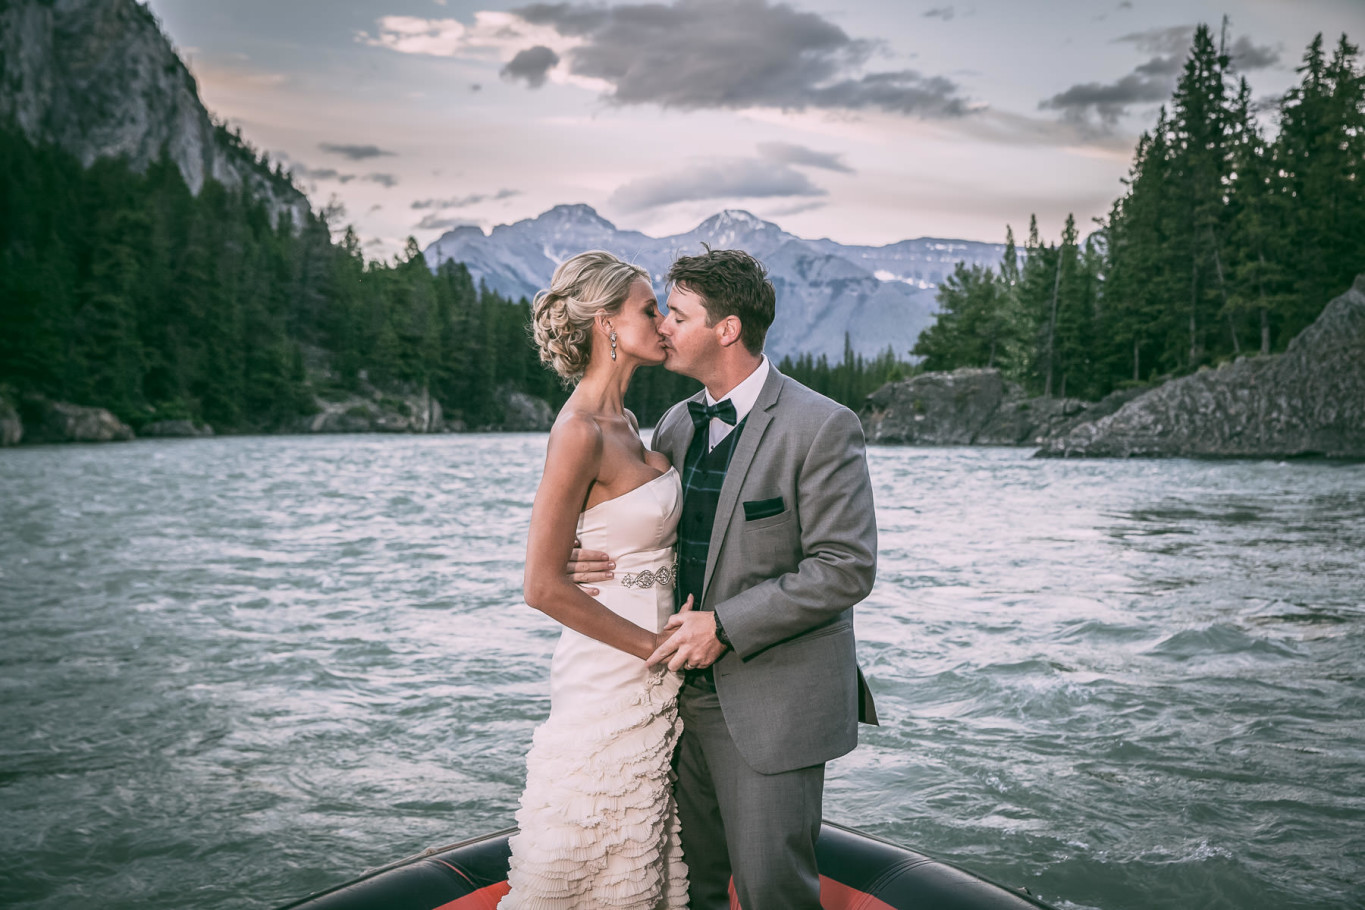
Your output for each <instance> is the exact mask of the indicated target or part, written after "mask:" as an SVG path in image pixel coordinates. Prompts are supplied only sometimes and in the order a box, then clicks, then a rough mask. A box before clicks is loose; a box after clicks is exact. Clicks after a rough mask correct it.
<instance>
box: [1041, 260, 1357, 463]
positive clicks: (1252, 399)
mask: <svg viewBox="0 0 1365 910" xmlns="http://www.w3.org/2000/svg"><path fill="white" fill-rule="evenodd" d="M1038 454H1040V455H1045V456H1057V457H1065V456H1098V457H1119V458H1125V457H1132V456H1181V455H1184V456H1216V457H1255V458H1267V457H1292V456H1298V455H1325V456H1328V457H1342V458H1365V275H1362V276H1361V277H1359V278H1357V279H1356V282H1355V286H1354V287H1352V288H1351V289H1350V290H1349V291H1347V292H1346V293H1345V294H1342V295H1341V296H1340V297H1338V298H1336V299H1335V300H1333V301H1332V302H1331V303H1329V304H1328V305H1327V308H1326V309H1325V310H1323V311H1322V315H1321V316H1319V317H1318V319H1317V321H1316V322H1314V323H1313V324H1312V325H1311V326H1309V327H1308V328H1306V329H1304V330H1303V332H1302V333H1301V334H1300V335H1299V337H1297V338H1295V339H1294V340H1293V341H1292V342H1290V344H1289V348H1288V349H1287V350H1286V351H1285V352H1284V353H1283V354H1278V355H1274V356H1270V357H1254V358H1246V357H1244V358H1239V359H1238V360H1237V361H1236V362H1235V363H1230V364H1226V365H1224V366H1223V367H1221V368H1220V369H1216V370H1204V371H1201V372H1199V373H1195V374H1193V375H1191V376H1185V377H1183V378H1181V379H1175V380H1172V381H1171V382H1168V383H1166V384H1165V385H1163V386H1160V387H1158V388H1156V389H1153V390H1152V391H1150V392H1148V393H1147V394H1145V395H1143V396H1141V397H1139V398H1137V399H1135V400H1133V401H1131V402H1129V403H1128V404H1127V405H1125V406H1124V407H1122V408H1120V409H1119V410H1118V411H1116V412H1115V413H1113V414H1111V415H1109V416H1108V417H1105V418H1103V419H1100V420H1095V421H1090V422H1085V423H1082V424H1080V425H1078V426H1075V427H1074V428H1072V429H1071V430H1070V431H1069V432H1066V433H1062V434H1059V435H1058V436H1057V437H1056V438H1054V439H1051V440H1049V441H1047V442H1046V443H1045V444H1044V446H1043V448H1042V450H1041V451H1040V452H1039V453H1038Z"/></svg>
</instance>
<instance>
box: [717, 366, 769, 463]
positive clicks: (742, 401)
mask: <svg viewBox="0 0 1365 910" xmlns="http://www.w3.org/2000/svg"><path fill="white" fill-rule="evenodd" d="M767 380H768V355H767V354H764V355H763V359H762V360H761V361H759V364H758V366H757V367H756V368H755V369H754V371H753V372H752V373H750V374H749V375H748V377H746V378H745V379H744V380H743V381H742V382H740V384H739V385H737V386H735V387H734V388H733V389H731V390H730V394H728V395H726V396H725V398H728V399H730V403H731V404H733V405H734V406H735V426H738V425H739V422H740V421H741V420H743V419H744V418H745V417H747V416H748V414H749V412H750V411H752V410H753V409H754V405H755V404H756V403H757V402H758V393H759V392H761V391H763V383H764V382H766V381H767ZM725 398H722V399H720V400H721V401H724V400H725ZM706 403H707V404H708V405H714V404H716V403H717V400H716V399H715V398H712V397H711V393H710V392H709V391H708V392H707V393H706ZM734 428H735V427H732V426H730V425H729V424H728V423H726V422H725V421H723V420H721V419H720V418H719V417H712V418H711V426H710V427H708V429H709V430H710V431H711V436H710V439H709V445H707V447H706V450H707V451H708V452H709V451H711V450H712V449H714V448H715V447H716V446H717V445H719V444H720V443H721V442H722V441H723V440H724V439H725V437H726V436H729V435H730V431H731V430H733V429H734Z"/></svg>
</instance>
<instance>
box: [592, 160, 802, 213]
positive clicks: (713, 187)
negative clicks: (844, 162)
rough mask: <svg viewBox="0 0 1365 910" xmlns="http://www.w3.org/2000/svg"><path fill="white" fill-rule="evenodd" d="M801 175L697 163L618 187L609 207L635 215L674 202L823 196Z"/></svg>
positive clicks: (768, 167) (749, 163) (758, 165)
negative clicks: (634, 213) (611, 205)
mask: <svg viewBox="0 0 1365 910" xmlns="http://www.w3.org/2000/svg"><path fill="white" fill-rule="evenodd" d="M824 195H827V191H826V190H824V189H822V188H821V187H818V186H816V185H815V184H814V183H812V182H811V181H810V178H808V177H807V176H806V175H805V174H803V173H801V172H800V171H797V170H793V169H792V168H790V167H788V166H786V165H784V164H777V165H774V163H773V162H772V161H770V160H763V159H758V158H727V159H717V160H712V161H703V162H697V163H695V164H693V165H691V166H690V167H687V168H685V169H683V170H681V171H677V172H674V173H671V174H660V175H657V176H654V177H643V178H640V179H638V180H632V181H630V182H629V183H627V184H624V185H623V186H621V187H619V188H618V189H617V190H616V192H614V193H613V194H612V196H611V203H612V204H613V205H615V206H616V207H617V208H619V209H621V210H622V211H626V212H639V211H643V210H645V209H651V208H655V207H657V206H664V205H671V204H673V203H675V202H695V201H698V200H704V199H760V198H771V197H788V196H824Z"/></svg>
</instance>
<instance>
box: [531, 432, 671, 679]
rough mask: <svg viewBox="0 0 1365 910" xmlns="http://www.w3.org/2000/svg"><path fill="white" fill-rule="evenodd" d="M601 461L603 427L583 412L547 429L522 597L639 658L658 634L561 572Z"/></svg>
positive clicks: (645, 654) (649, 651)
mask: <svg viewBox="0 0 1365 910" xmlns="http://www.w3.org/2000/svg"><path fill="white" fill-rule="evenodd" d="M601 464H602V431H601V430H600V429H599V428H598V426H597V423H596V422H595V421H593V420H592V419H591V418H588V417H569V418H567V419H565V420H561V421H559V422H558V423H556V424H555V427H554V429H552V430H551V431H550V445H549V450H548V451H547V452H546V455H545V473H544V474H543V475H542V476H541V478H540V487H539V489H537V490H536V498H535V503H534V504H533V505H532V506H531V530H530V533H529V534H528V535H527V540H526V576H525V579H524V582H523V585H522V593H523V594H524V596H525V598H526V603H527V604H528V605H530V606H532V607H535V608H536V609H537V610H540V611H541V612H542V613H545V614H546V615H547V616H549V617H550V618H552V619H554V620H556V621H558V622H560V623H563V624H564V625H566V626H568V627H569V628H570V629H573V630H574V631H575V632H579V633H581V634H583V635H587V636H588V637H590V638H595V639H596V640H598V641H600V642H603V643H604V644H608V645H611V646H612V647H613V648H618V649H620V650H622V651H625V652H626V653H627V654H633V655H635V656H636V657H638V658H640V659H641V660H644V659H645V658H646V657H649V656H650V654H652V653H653V652H654V649H655V647H656V646H657V643H658V642H659V641H661V640H662V636H658V635H656V634H655V633H654V632H652V631H650V630H648V629H644V628H641V627H640V626H637V625H635V624H634V623H633V622H630V621H629V620H627V619H623V618H622V617H620V616H618V615H616V614H615V613H613V612H611V611H610V610H608V609H607V608H606V607H604V606H602V605H601V604H600V603H598V602H597V601H596V600H593V599H592V598H591V597H589V596H588V594H587V593H586V592H584V591H583V589H581V588H579V587H578V585H576V584H574V583H573V581H572V579H571V578H570V577H568V576H567V575H565V574H564V566H565V564H566V563H567V562H568V559H569V551H570V549H571V548H572V547H573V543H574V534H575V532H576V530H577V527H578V514H579V512H580V511H581V510H582V508H583V503H584V501H585V500H586V499H587V496H588V488H589V487H591V486H592V483H593V481H594V480H595V479H596V477H597V474H598V471H599V469H600V467H601Z"/></svg>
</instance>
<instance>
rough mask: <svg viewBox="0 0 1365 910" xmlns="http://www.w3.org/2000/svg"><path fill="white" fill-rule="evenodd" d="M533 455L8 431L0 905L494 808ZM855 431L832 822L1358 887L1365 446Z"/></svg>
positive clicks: (152, 890) (1221, 899)
mask: <svg viewBox="0 0 1365 910" xmlns="http://www.w3.org/2000/svg"><path fill="white" fill-rule="evenodd" d="M544 446H545V437H544V436H543V435H537V434H525V435H512V434H509V435H468V436H435V437H433V436H426V437H413V436H398V437H381V436H332V437H246V438H219V439H205V440H165V441H138V442H133V443H127V444H119V445H105V446H67V447H52V446H44V447H26V448H19V449H9V450H0V668H2V669H0V705H2V706H3V717H2V718H0V727H3V730H4V734H3V736H0V845H3V848H2V849H0V859H2V860H3V862H2V863H0V905H3V906H5V907H14V908H44V910H47V908H53V910H55V908H67V907H72V906H98V907H102V908H114V910H121V908H142V910H160V908H183V907H195V908H200V910H228V908H271V907H275V906H278V905H279V904H282V903H284V902H286V901H288V900H290V899H293V898H296V897H299V896H302V895H305V894H307V893H309V892H310V891H313V890H316V889H320V888H323V887H326V886H329V885H332V884H335V883H338V882H340V881H342V880H345V879H347V878H350V877H353V876H354V875H356V874H358V873H359V872H360V871H361V870H363V869H365V868H368V867H373V866H377V865H381V864H383V863H386V862H388V861H390V860H393V859H397V858H399V857H401V856H405V855H408V854H412V853H415V852H418V851H420V850H422V849H424V848H426V847H430V846H433V845H437V844H444V843H450V842H452V841H456V840H459V839H462V838H465V837H468V836H472V835H476V834H479V833H483V832H487V831H490V830H494V829H497V828H502V827H506V826H508V825H510V824H511V819H512V812H513V809H514V806H515V804H516V799H517V796H518V793H519V791H520V786H521V782H522V777H523V774H524V765H523V756H524V754H525V749H526V747H527V745H528V743H529V740H530V736H531V731H532V729H533V728H534V726H535V724H536V723H537V722H538V721H539V720H541V719H542V718H543V717H544V715H545V713H546V712H547V710H548V706H549V699H548V690H547V683H546V672H547V668H548V664H549V658H550V653H551V649H552V648H553V645H554V641H555V638H556V635H557V631H556V628H555V626H554V624H553V623H552V622H551V621H549V620H548V619H547V618H545V617H544V616H542V615H540V614H538V613H536V612H534V611H532V610H530V609H529V608H527V607H526V606H524V605H523V604H521V602H520V575H521V560H522V555H523V537H524V534H525V528H526V523H527V519H528V516H529V511H530V503H531V498H532V495H533V493H534V490H535V484H536V478H537V475H538V472H539V468H540V460H541V458H542V456H543V452H544ZM870 460H871V467H872V476H873V482H874V484H875V487H876V498H877V520H878V526H879V528H880V531H881V550H880V571H879V575H878V582H877V586H876V589H875V590H874V592H873V594H872V596H871V598H870V599H869V600H868V601H867V603H866V604H864V605H863V606H862V607H860V608H859V611H858V616H857V626H858V635H859V654H860V660H861V662H862V664H863V667H864V669H865V670H866V672H867V675H868V677H869V680H870V684H871V686H872V688H873V690H874V691H875V693H876V695H877V698H878V707H879V711H880V714H881V717H882V726H881V727H879V728H876V729H871V728H864V730H863V738H862V745H861V746H860V747H859V748H858V750H857V751H856V752H854V753H853V754H852V755H850V756H848V757H845V758H843V759H840V760H838V761H836V762H834V763H833V764H832V765H831V766H830V775H829V783H828V786H827V788H826V796H825V807H826V816H827V817H828V818H830V819H832V820H835V821H839V822H842V823H845V824H849V825H852V826H854V827H857V828H860V829H862V830H865V831H868V832H870V833H872V834H876V835H879V836H882V837H885V838H889V839H891V840H894V841H897V842H899V843H903V844H905V845H907V846H910V847H913V848H916V849H920V850H923V851H925V852H927V853H930V854H932V855H934V856H937V857H939V858H942V859H947V860H950V861H953V862H957V863H959V864H961V865H964V866H966V867H968V868H970V869H972V870H974V871H977V872H980V873H982V874H985V875H987V876H990V877H992V878H994V879H997V880H999V881H1001V882H1003V883H1006V884H1010V885H1026V886H1027V887H1028V888H1029V889H1030V890H1031V891H1033V892H1034V893H1035V894H1038V895H1039V896H1041V897H1043V898H1044V899H1045V900H1048V901H1050V902H1052V903H1054V904H1055V905H1056V906H1058V907H1059V908H1063V910H1089V908H1095V910H1151V908H1200V910H1214V908H1228V910H1234V908H1235V910H1248V908H1276V910H1279V908H1341V907H1359V906H1365V673H1363V672H1362V669H1363V668H1365V569H1362V562H1365V465H1362V464H1347V463H1332V462H1320V461H1319V462H1313V461H1305V462H1289V463H1281V462H1275V461H1189V460H1172V461H1140V460H1134V461H1053V460H1034V459H1032V458H1030V457H1029V452H1027V451H1025V450H1018V449H970V448H944V449H911V448H874V449H872V451H871V453H870Z"/></svg>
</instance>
